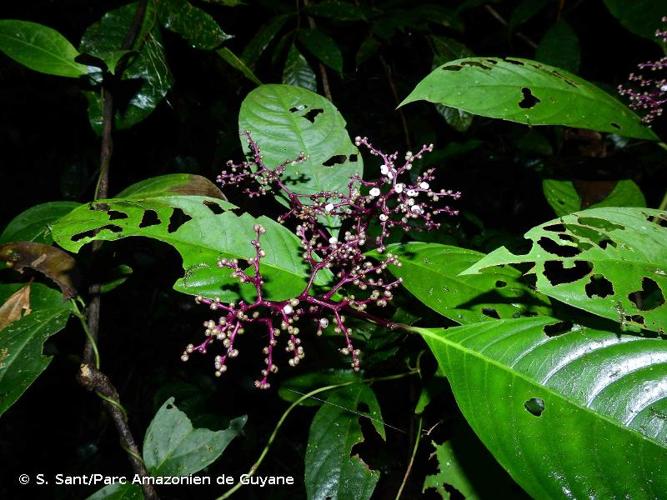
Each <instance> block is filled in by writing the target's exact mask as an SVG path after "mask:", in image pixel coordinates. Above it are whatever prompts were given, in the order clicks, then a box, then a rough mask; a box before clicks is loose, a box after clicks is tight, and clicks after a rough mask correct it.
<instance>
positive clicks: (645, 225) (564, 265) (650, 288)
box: [463, 208, 667, 332]
mask: <svg viewBox="0 0 667 500" xmlns="http://www.w3.org/2000/svg"><path fill="white" fill-rule="evenodd" d="M525 238H526V239H528V240H530V241H531V242H532V247H531V249H530V251H529V252H528V253H527V254H525V255H514V254H512V253H511V252H510V251H509V250H507V249H506V248H505V247H501V248H498V249H497V250H494V251H493V252H491V253H490V254H489V255H487V256H486V257H484V258H483V259H481V260H480V261H478V262H477V263H475V264H474V265H473V266H471V267H470V268H468V269H466V270H465V271H464V272H463V274H466V275H467V274H474V273H478V272H479V271H481V270H482V269H486V268H488V267H493V266H498V265H505V264H519V263H532V264H534V266H533V267H532V268H531V269H530V270H529V271H528V272H527V273H526V274H534V275H535V276H536V285H535V286H536V288H537V290H538V291H539V292H542V293H544V294H545V295H548V296H549V297H552V298H555V299H558V300H560V301H562V302H565V303H566V304H569V305H571V306H574V307H577V308H580V309H583V310H585V311H588V312H591V313H593V314H597V315H599V316H602V317H605V318H609V319H612V320H614V321H618V322H620V323H621V325H622V327H632V326H634V327H635V328H637V327H639V328H646V329H648V330H653V331H658V332H665V331H667V305H665V295H666V294H667V213H665V212H662V211H660V210H653V209H649V208H593V209H589V210H583V211H581V212H575V213H573V214H571V215H565V216H563V217H561V218H560V219H555V220H552V221H549V222H546V223H544V224H541V225H539V226H537V227H534V228H532V229H531V230H530V231H528V232H527V233H526V234H525Z"/></svg>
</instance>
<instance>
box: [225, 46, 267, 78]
mask: <svg viewBox="0 0 667 500" xmlns="http://www.w3.org/2000/svg"><path fill="white" fill-rule="evenodd" d="M216 53H217V54H218V55H219V56H220V57H221V58H222V60H223V61H225V62H226V63H227V64H229V65H230V66H231V67H232V68H234V69H235V70H237V71H238V72H240V73H241V74H242V75H243V76H245V77H246V78H247V79H248V80H250V81H251V82H253V83H254V84H256V85H261V84H262V82H261V80H260V79H259V78H257V76H255V73H253V72H252V70H251V69H250V68H249V67H248V66H247V65H246V63H244V62H243V61H242V60H241V59H239V57H238V56H237V55H236V54H234V52H232V51H231V50H229V49H228V48H227V47H222V48H221V49H218V50H217V52H216Z"/></svg>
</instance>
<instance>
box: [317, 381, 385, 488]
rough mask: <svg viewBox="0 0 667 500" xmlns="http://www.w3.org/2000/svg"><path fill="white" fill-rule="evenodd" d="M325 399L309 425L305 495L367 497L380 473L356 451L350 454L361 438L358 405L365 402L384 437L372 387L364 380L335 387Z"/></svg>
mask: <svg viewBox="0 0 667 500" xmlns="http://www.w3.org/2000/svg"><path fill="white" fill-rule="evenodd" d="M327 403H330V404H324V405H322V407H321V408H320V409H319V410H318V412H317V413H316V414H315V418H313V422H312V424H311V425H310V433H309V436H308V448H307V450H306V471H305V483H306V492H307V494H308V498H316V499H320V498H322V499H323V498H331V499H340V500H343V499H347V498H354V499H355V500H366V499H368V498H370V496H371V495H372V494H373V490H374V489H375V485H376V484H377V481H378V479H380V473H379V471H374V470H371V469H370V468H369V467H368V465H366V464H365V463H364V462H363V460H362V459H361V458H360V457H359V455H354V456H350V454H351V452H352V449H353V447H354V446H355V445H356V444H358V443H361V442H363V440H364V436H363V434H362V432H361V426H360V425H359V415H358V414H357V413H356V412H357V411H359V410H360V408H359V406H360V405H362V404H364V405H366V406H367V407H368V411H369V417H370V418H371V423H372V424H373V427H374V428H375V430H376V431H377V432H378V434H380V436H381V437H382V438H383V439H385V433H384V423H383V421H382V415H381V413H380V406H379V404H378V402H377V399H376V398H375V394H374V393H373V391H372V389H371V388H370V387H368V386H366V385H364V384H355V385H352V386H349V387H344V388H341V389H338V390H336V391H335V392H333V393H332V394H331V395H330V396H329V397H328V398H327ZM364 414H365V413H364Z"/></svg>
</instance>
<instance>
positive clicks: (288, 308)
mask: <svg viewBox="0 0 667 500" xmlns="http://www.w3.org/2000/svg"><path fill="white" fill-rule="evenodd" d="M283 312H284V313H285V314H292V313H293V312H294V308H293V307H292V306H291V305H289V304H285V307H283Z"/></svg>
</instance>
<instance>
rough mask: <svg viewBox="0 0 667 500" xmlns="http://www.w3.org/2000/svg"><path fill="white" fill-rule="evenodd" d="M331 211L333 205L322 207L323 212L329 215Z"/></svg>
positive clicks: (328, 204)
mask: <svg viewBox="0 0 667 500" xmlns="http://www.w3.org/2000/svg"><path fill="white" fill-rule="evenodd" d="M333 209H334V206H333V203H327V204H326V205H325V206H324V211H325V212H327V213H331V212H332V211H333Z"/></svg>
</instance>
